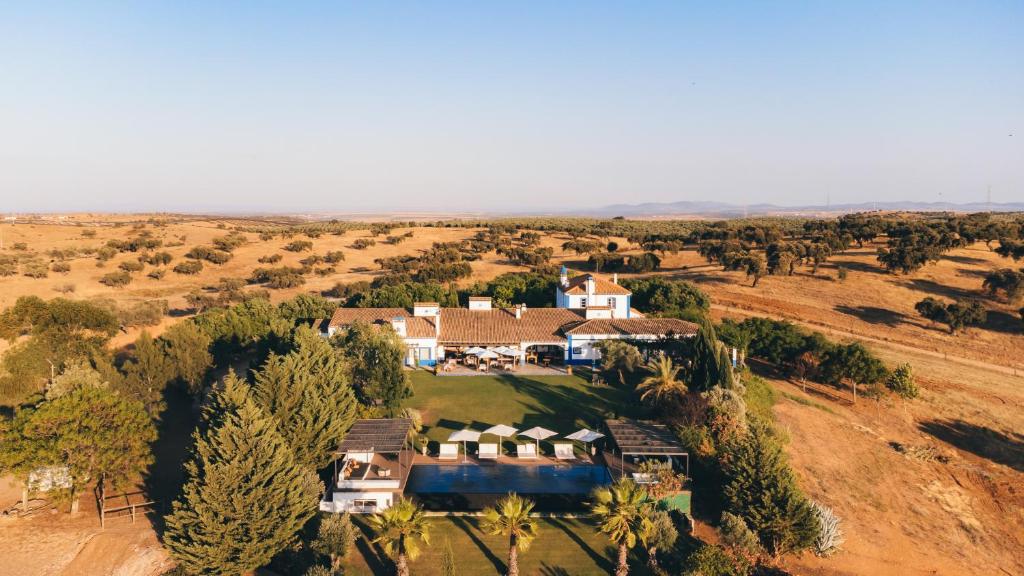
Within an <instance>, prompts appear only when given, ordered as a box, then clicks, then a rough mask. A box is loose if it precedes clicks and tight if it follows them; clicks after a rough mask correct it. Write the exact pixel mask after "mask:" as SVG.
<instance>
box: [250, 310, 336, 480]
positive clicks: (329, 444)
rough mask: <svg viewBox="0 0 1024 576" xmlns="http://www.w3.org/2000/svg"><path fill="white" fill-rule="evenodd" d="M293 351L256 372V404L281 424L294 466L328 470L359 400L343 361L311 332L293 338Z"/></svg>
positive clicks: (302, 330) (273, 355) (272, 359)
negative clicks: (327, 467) (294, 460)
mask: <svg viewBox="0 0 1024 576" xmlns="http://www.w3.org/2000/svg"><path fill="white" fill-rule="evenodd" d="M295 344H296V346H295V349H294V350H292V351H291V352H289V353H288V354H285V355H283V356H280V355H276V354H271V355H270V357H269V358H267V361H266V363H265V364H264V365H263V368H262V369H261V370H259V371H258V372H256V374H255V380H256V384H255V385H254V387H253V399H254V400H255V401H256V403H257V404H258V405H259V406H260V407H261V408H262V409H263V410H264V411H265V412H266V413H267V414H269V415H270V416H272V417H273V418H274V419H275V420H276V421H277V423H278V429H279V430H280V432H281V434H282V435H283V436H284V438H285V440H286V441H287V442H288V445H289V446H291V447H292V450H293V451H294V452H295V458H296V461H297V462H298V463H299V464H301V465H303V466H307V467H310V468H312V469H319V468H322V467H324V466H327V465H328V464H329V463H330V461H331V454H332V450H334V449H335V448H336V447H337V446H338V443H339V442H340V441H341V439H342V438H343V437H344V436H345V432H347V431H348V429H349V427H350V426H351V425H352V422H353V420H354V419H355V415H356V400H355V396H354V395H353V393H352V387H351V386H350V385H349V383H348V367H347V366H346V363H345V359H344V357H343V356H342V355H341V354H339V353H338V352H337V351H336V350H334V348H333V347H331V345H330V344H329V343H328V342H327V341H326V340H324V339H323V338H321V337H320V336H319V335H318V334H316V333H315V332H313V331H312V330H310V329H300V330H298V331H296V334H295Z"/></svg>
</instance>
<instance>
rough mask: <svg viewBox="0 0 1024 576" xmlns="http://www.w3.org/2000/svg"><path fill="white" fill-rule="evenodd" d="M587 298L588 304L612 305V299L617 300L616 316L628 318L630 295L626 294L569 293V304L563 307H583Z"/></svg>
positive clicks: (567, 299)
mask: <svg viewBox="0 0 1024 576" xmlns="http://www.w3.org/2000/svg"><path fill="white" fill-rule="evenodd" d="M584 298H586V300H587V306H611V304H612V300H614V301H615V306H614V312H615V317H616V318H628V317H629V297H627V296H625V295H616V296H609V295H607V294H592V295H590V296H581V295H577V294H569V295H568V296H566V297H565V300H566V301H567V304H566V305H565V306H562V307H563V308H583V299H584Z"/></svg>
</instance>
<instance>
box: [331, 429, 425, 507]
mask: <svg viewBox="0 0 1024 576" xmlns="http://www.w3.org/2000/svg"><path fill="white" fill-rule="evenodd" d="M412 429H413V428H412V420H409V419H407V418H380V419H365V420H357V421H356V422H355V424H353V425H352V428H351V429H349V431H348V434H346V435H345V439H344V440H342V442H341V445H340V446H339V447H338V452H337V454H336V456H337V458H336V459H335V461H334V474H333V475H332V476H331V486H330V488H329V489H328V490H327V492H326V494H325V495H324V499H323V500H321V501H320V510H321V511H324V512H352V513H356V514H372V513H374V512H378V511H380V510H384V509H385V508H389V507H390V506H391V505H392V504H394V501H395V498H397V497H399V496H400V495H401V494H402V491H403V490H405V482H406V480H408V478H409V470H410V469H411V468H412V461H413V451H412V449H411V447H410V446H409V435H410V433H411V432H412Z"/></svg>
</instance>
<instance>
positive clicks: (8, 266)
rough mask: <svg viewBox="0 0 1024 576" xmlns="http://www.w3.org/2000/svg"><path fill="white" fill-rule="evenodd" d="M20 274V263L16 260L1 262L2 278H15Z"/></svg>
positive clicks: (0, 272)
mask: <svg viewBox="0 0 1024 576" xmlns="http://www.w3.org/2000/svg"><path fill="white" fill-rule="evenodd" d="M17 273H18V263H17V261H14V260H3V261H0V277H2V276H14V275H15V274H17Z"/></svg>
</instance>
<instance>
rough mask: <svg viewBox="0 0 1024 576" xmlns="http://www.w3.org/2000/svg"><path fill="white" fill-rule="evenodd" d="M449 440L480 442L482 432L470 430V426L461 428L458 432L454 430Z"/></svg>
mask: <svg viewBox="0 0 1024 576" xmlns="http://www.w3.org/2000/svg"><path fill="white" fill-rule="evenodd" d="M448 441H449V442H479V441H480V432H477V431H476V430H470V429H468V428H467V429H465V430H459V431H457V432H452V433H451V435H450V436H448Z"/></svg>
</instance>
